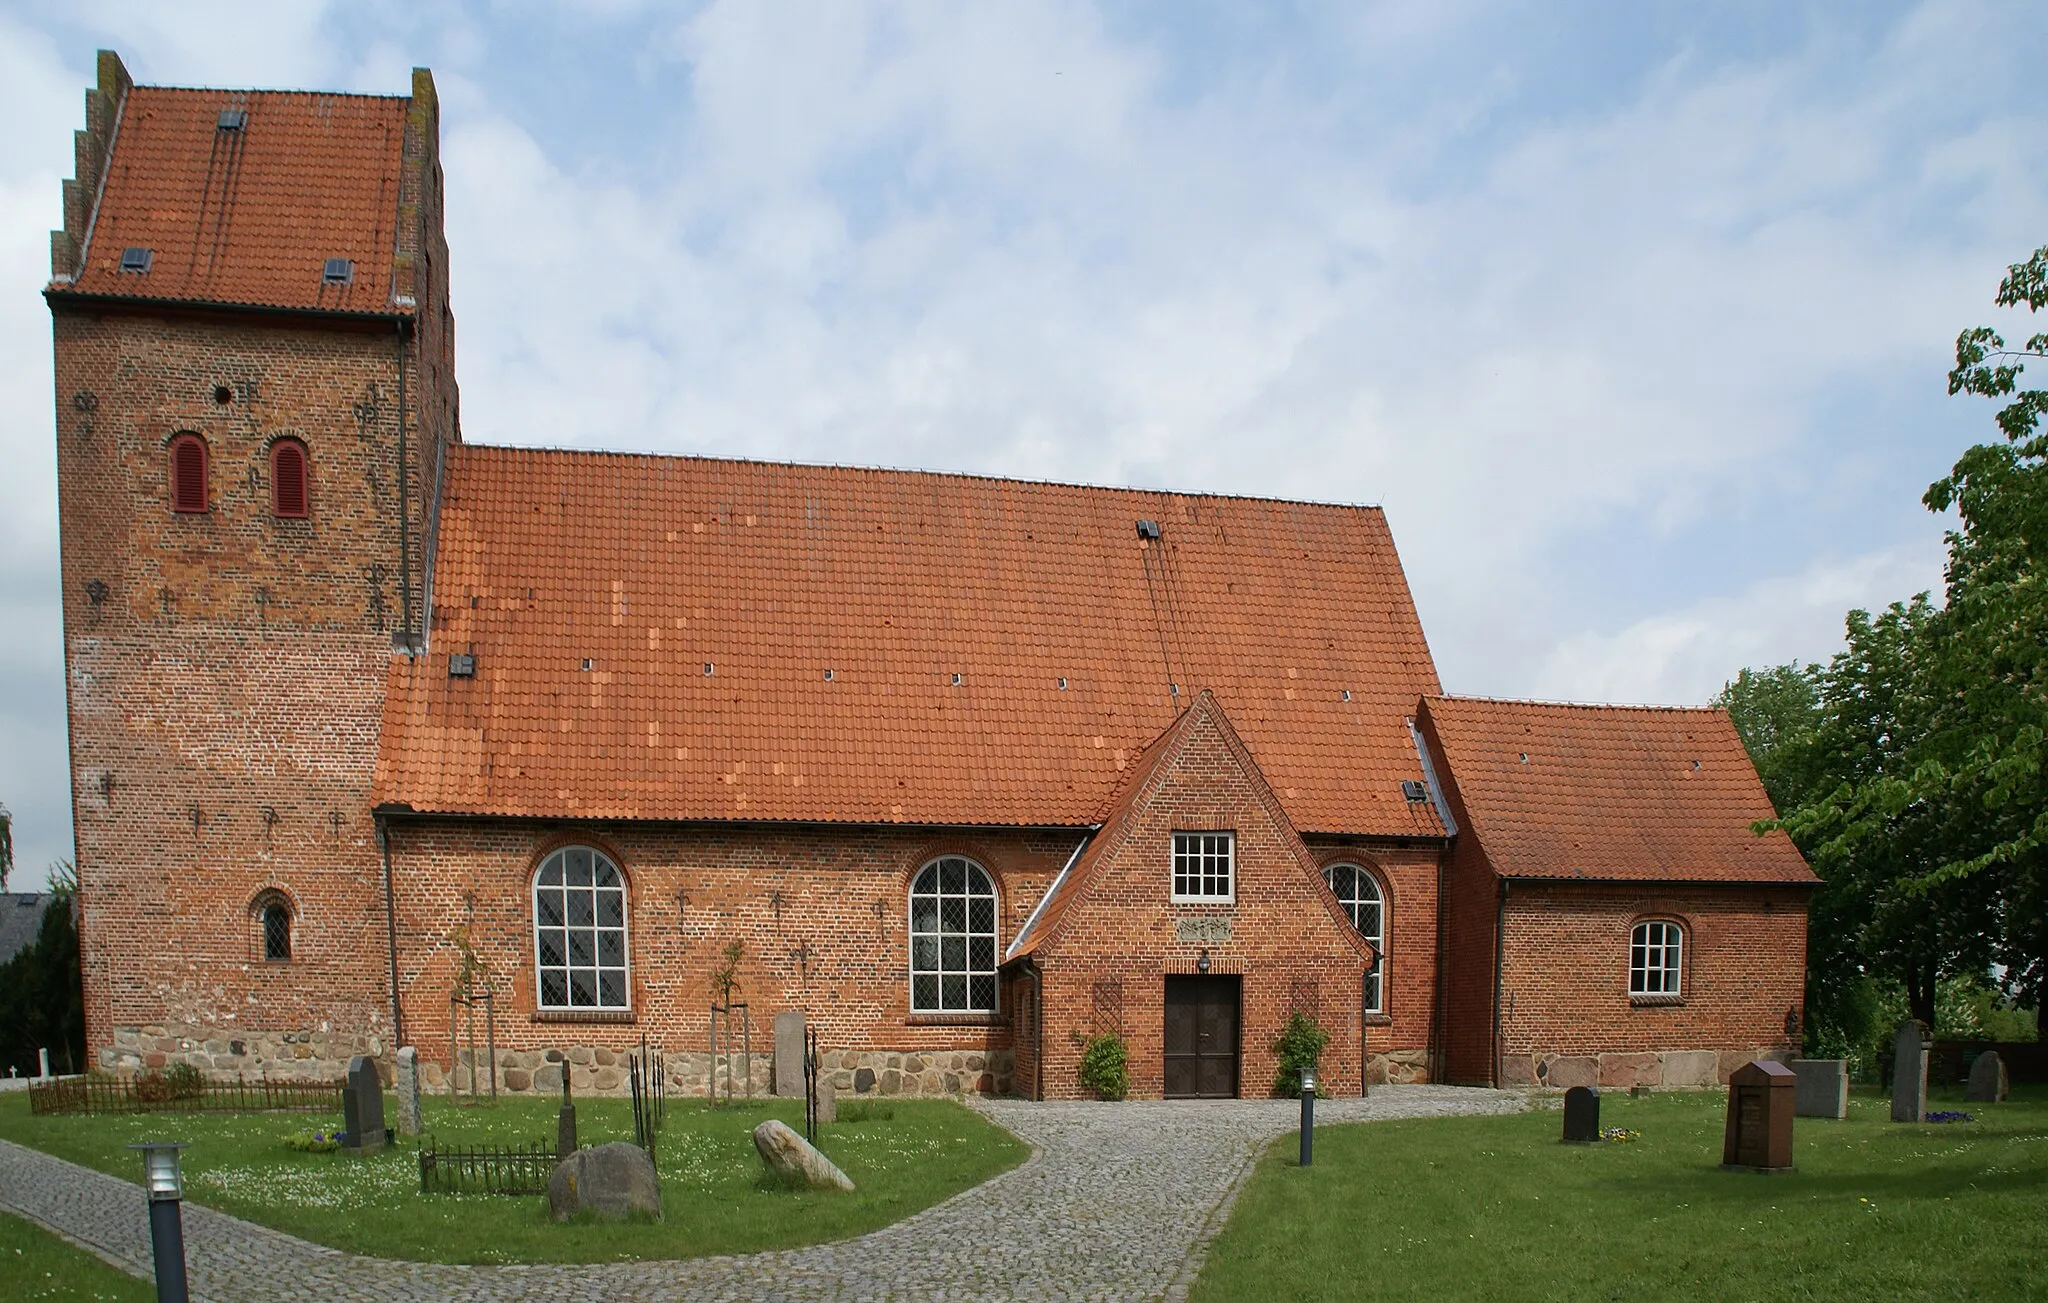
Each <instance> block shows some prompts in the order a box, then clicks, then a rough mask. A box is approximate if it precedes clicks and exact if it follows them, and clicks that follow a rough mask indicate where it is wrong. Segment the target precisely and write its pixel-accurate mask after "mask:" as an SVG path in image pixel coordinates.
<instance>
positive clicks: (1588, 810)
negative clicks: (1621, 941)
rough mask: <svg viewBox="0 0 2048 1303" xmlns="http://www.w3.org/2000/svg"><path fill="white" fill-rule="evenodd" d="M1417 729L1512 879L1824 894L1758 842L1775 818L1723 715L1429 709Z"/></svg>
mask: <svg viewBox="0 0 2048 1303" xmlns="http://www.w3.org/2000/svg"><path fill="white" fill-rule="evenodd" d="M1420 722H1421V724H1422V726H1423V728H1424V730H1425V732H1426V734H1429V735H1431V742H1430V747H1431V750H1432V752H1436V751H1438V750H1439V749H1440V750H1441V753H1442V754H1441V755H1438V756H1436V757H1435V758H1436V760H1437V763H1438V771H1439V774H1440V775H1442V774H1443V773H1444V772H1445V771H1446V770H1447V771H1448V776H1449V777H1448V781H1449V782H1450V783H1451V785H1452V786H1453V787H1454V788H1455V790H1456V794H1457V795H1456V797H1455V798H1454V800H1455V803H1454V805H1453V811H1454V813H1459V814H1461V815H1462V818H1463V820H1464V821H1465V822H1466V823H1467V824H1468V825H1469V826H1468V827H1466V828H1465V829H1464V830H1463V831H1464V832H1465V833H1467V834H1469V835H1475V836H1477V837H1478V839H1479V844H1480V846H1481V847H1482V848H1484V850H1485V851H1486V856H1487V859H1488V860H1489V861H1490V862H1491V863H1492V865H1493V868H1494V871H1495V872H1497V873H1499V874H1500V875H1501V876H1503V877H1507V878H1585V879H1599V880H1615V881H1657V880H1664V881H1683V882H1788V883H1812V882H1815V881H1817V879H1816V878H1815V877H1814V874H1813V871H1812V870H1811V869H1809V868H1808V867H1807V866H1806V861H1805V860H1804V859H1803V858H1801V856H1800V854H1799V851H1798V849H1797V848H1796V847H1795V846H1793V844H1792V840H1791V838H1789V837H1787V836H1786V835H1785V834H1784V833H1782V832H1772V833H1766V834H1764V835H1763V836H1761V837H1759V836H1757V835H1756V834H1755V833H1753V832H1751V831H1750V825H1751V824H1752V823H1754V822H1756V821H1757V820H1759V819H1769V818H1771V817H1773V815H1774V813H1775V812H1774V811H1773V810H1772V809H1771V802H1770V798H1769V797H1767V796H1766V795H1764V786H1763V783H1762V782H1761V781H1760V780H1759V779H1758V778H1757V775H1756V768H1755V766H1753V765H1752V764H1751V763H1750V759H1749V753H1748V752H1747V751H1745V750H1744V749H1743V746H1742V739H1741V737H1740V736H1738V735H1737V734H1736V732H1735V724H1734V722H1733V721H1732V720H1730V719H1729V717H1728V712H1726V711H1723V710H1688V709H1671V708H1662V707H1643V706H1568V705H1557V704H1552V703H1548V702H1537V701H1496V700H1491V699H1487V698H1480V697H1432V698H1430V699H1429V700H1427V701H1425V702H1424V703H1423V714H1422V718H1421V721H1420ZM1460 806H1462V809H1460V808H1459V807H1460Z"/></svg>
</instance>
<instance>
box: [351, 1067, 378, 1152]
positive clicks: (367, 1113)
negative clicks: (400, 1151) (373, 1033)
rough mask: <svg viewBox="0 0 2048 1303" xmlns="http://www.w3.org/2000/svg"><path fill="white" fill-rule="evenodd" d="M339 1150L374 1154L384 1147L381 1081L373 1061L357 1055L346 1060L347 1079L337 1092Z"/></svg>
mask: <svg viewBox="0 0 2048 1303" xmlns="http://www.w3.org/2000/svg"><path fill="white" fill-rule="evenodd" d="M341 1118H342V1136H341V1148H342V1150H343V1151H344V1152H346V1153H351V1154H374V1153H376V1152H377V1151H378V1150H380V1149H382V1148H383V1147H384V1141H385V1135H384V1082H383V1081H382V1079H380V1078H379V1077H378V1076H377V1063H376V1060H374V1059H372V1058H370V1056H368V1055H367V1054H358V1055H356V1056H355V1057H354V1058H353V1059H350V1060H349V1061H348V1080H347V1082H346V1083H345V1084H344V1085H343V1087H342V1091H341Z"/></svg>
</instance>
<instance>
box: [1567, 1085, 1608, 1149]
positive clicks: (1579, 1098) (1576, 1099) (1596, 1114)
mask: <svg viewBox="0 0 2048 1303" xmlns="http://www.w3.org/2000/svg"><path fill="white" fill-rule="evenodd" d="M1564 1143H1565V1144H1568V1145H1597V1144H1599V1143H1600V1092H1599V1090H1598V1089H1596V1088H1595V1087H1592V1086H1573V1087H1572V1088H1571V1089H1570V1090H1568V1091H1566V1092H1565V1093H1564Z"/></svg>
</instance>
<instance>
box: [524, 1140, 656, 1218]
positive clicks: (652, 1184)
mask: <svg viewBox="0 0 2048 1303" xmlns="http://www.w3.org/2000/svg"><path fill="white" fill-rule="evenodd" d="M548 1212H549V1213H550V1214H551V1215H552V1216H553V1217H554V1219H555V1220H556V1221H558V1222H566V1221H568V1220H569V1219H570V1218H571V1217H574V1216H575V1215H576V1214H578V1213H589V1214H590V1215H592V1216H593V1217H597V1218H600V1219H602V1220H605V1221H623V1220H625V1219H626V1218H627V1217H630V1216H632V1215H633V1214H635V1213H642V1214H645V1215H646V1216H648V1217H652V1218H655V1219H657V1220H658V1219H659V1218H660V1217H661V1179H660V1177H658V1176H657V1175H656V1174H655V1171H654V1160H653V1159H651V1158H649V1157H648V1156H647V1151H646V1150H644V1149H642V1148H640V1146H638V1145H631V1144H627V1143H626V1142H625V1141H623V1140H615V1141H613V1142H612V1143H611V1144H608V1145H594V1146H592V1147H591V1148H589V1149H579V1150H577V1151H576V1152H575V1153H573V1154H571V1155H569V1156H568V1157H567V1158H565V1159H563V1160H562V1161H561V1162H559V1163H556V1164H555V1171H554V1174H553V1175H552V1176H550V1177H548Z"/></svg>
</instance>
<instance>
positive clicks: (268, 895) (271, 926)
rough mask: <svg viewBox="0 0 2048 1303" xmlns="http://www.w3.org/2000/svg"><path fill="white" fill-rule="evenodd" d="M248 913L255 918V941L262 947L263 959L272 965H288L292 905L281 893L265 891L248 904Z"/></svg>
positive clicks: (290, 954)
mask: <svg viewBox="0 0 2048 1303" xmlns="http://www.w3.org/2000/svg"><path fill="white" fill-rule="evenodd" d="M249 912H250V913H252V914H254V915H255V916H256V939H257V941H258V943H259V944H261V945H262V947H263V958H264V959H265V960H266V961H268V962H270V963H273V964H288V963H290V962H291V959H292V903H291V902H290V901H289V900H286V899H285V895H284V893H283V892H281V891H266V892H264V893H262V894H261V895H259V896H257V897H256V899H255V900H253V901H251V902H250V903H249Z"/></svg>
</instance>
